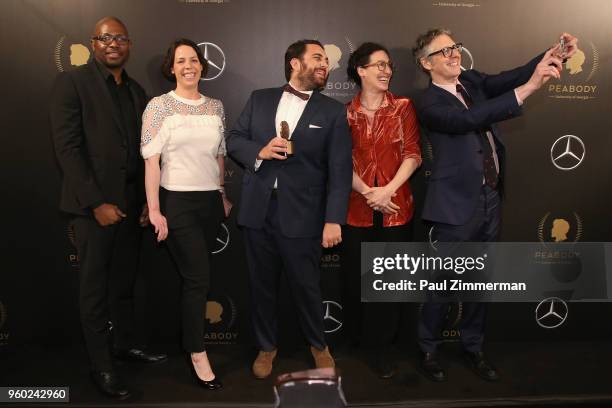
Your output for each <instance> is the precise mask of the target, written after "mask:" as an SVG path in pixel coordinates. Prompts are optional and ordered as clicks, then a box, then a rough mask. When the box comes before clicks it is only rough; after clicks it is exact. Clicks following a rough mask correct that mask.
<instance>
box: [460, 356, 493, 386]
mask: <svg viewBox="0 0 612 408" xmlns="http://www.w3.org/2000/svg"><path fill="white" fill-rule="evenodd" d="M465 354H466V356H467V360H468V362H469V364H470V368H471V369H472V371H474V372H475V373H476V374H477V375H478V376H479V377H480V378H482V379H484V380H487V381H499V375H498V374H497V370H495V367H493V366H492V365H491V363H490V362H489V361H488V360H487V358H486V356H485V354H484V353H483V352H482V351H478V352H475V353H471V352H466V353H465Z"/></svg>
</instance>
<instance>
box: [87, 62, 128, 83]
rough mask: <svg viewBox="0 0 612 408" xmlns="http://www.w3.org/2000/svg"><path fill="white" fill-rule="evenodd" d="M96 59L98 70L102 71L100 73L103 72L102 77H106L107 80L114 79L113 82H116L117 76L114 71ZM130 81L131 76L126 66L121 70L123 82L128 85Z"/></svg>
mask: <svg viewBox="0 0 612 408" xmlns="http://www.w3.org/2000/svg"><path fill="white" fill-rule="evenodd" d="M94 61H95V63H96V67H98V71H100V74H102V78H104V80H105V81H109V80H112V81H113V83H116V82H115V76H114V75H113V73H112V72H111V71H110V70H109V69H108V68H106V67H105V66H104V65H102V63H100V62H99V61H98V60H97V59H95V58H94ZM109 78H110V79H109ZM129 82H130V77H129V76H128V74H127V71H126V70H125V68H124V69H123V70H121V83H123V84H126V85H128V84H129Z"/></svg>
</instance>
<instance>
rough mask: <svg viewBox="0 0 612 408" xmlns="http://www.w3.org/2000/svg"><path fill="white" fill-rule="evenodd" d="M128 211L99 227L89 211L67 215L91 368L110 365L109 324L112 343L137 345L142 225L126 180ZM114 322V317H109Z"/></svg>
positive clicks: (133, 192)
mask: <svg viewBox="0 0 612 408" xmlns="http://www.w3.org/2000/svg"><path fill="white" fill-rule="evenodd" d="M126 196H127V202H128V205H127V208H126V209H125V211H124V212H125V213H126V215H127V217H125V218H124V219H123V220H121V221H120V222H119V223H117V224H114V225H110V226H106V227H102V226H100V225H99V224H98V223H97V221H96V220H95V218H94V217H93V216H91V217H82V216H77V217H74V218H73V219H72V220H71V224H72V226H73V227H74V231H75V238H76V246H77V252H78V255H79V266H80V272H79V309H80V316H81V325H82V329H83V335H84V338H85V344H86V347H87V352H88V355H89V358H90V361H91V365H92V369H93V370H98V371H112V370H113V366H112V361H111V355H110V349H109V346H110V344H109V341H110V328H111V324H112V330H113V341H114V347H115V348H118V349H129V348H131V347H134V346H136V344H135V342H136V337H137V336H136V325H135V318H134V283H135V282H136V278H137V274H138V269H139V260H140V259H139V258H140V242H141V236H142V228H141V227H140V225H139V218H140V214H141V212H142V206H141V204H140V203H139V202H138V201H137V200H136V190H135V188H134V187H133V186H131V185H128V187H127V191H126ZM111 322H112V323H111Z"/></svg>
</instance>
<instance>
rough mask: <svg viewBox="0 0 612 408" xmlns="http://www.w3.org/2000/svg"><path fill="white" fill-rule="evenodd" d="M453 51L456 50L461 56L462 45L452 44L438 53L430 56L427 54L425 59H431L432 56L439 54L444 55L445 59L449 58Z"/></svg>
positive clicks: (435, 52)
mask: <svg viewBox="0 0 612 408" xmlns="http://www.w3.org/2000/svg"><path fill="white" fill-rule="evenodd" d="M453 50H457V52H458V53H459V54H461V51H463V44H461V43H457V44H453V45H451V46H450V47H444V48H442V49H441V50H438V51H434V52H432V53H431V54H429V55H428V56H427V57H431V56H433V55H436V54H440V53H442V55H444V56H445V57H446V58H448V57H450V56H451V55H453Z"/></svg>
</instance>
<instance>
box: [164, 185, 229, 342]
mask: <svg viewBox="0 0 612 408" xmlns="http://www.w3.org/2000/svg"><path fill="white" fill-rule="evenodd" d="M160 207H161V211H162V214H164V215H165V216H166V220H167V222H168V238H167V243H168V249H169V250H170V255H171V256H172V259H173V260H174V262H175V264H176V266H177V269H178V272H179V274H180V275H181V278H182V288H181V312H182V338H183V348H184V349H185V351H187V352H191V353H198V352H201V351H204V349H205V347H204V329H205V327H204V319H205V316H206V300H207V297H208V291H209V288H210V274H211V267H210V256H211V251H212V249H213V248H214V244H215V240H216V237H217V233H218V231H219V227H220V226H221V222H222V221H223V216H224V210H223V201H222V199H221V193H220V192H219V191H218V190H212V191H187V192H184V191H169V190H165V189H163V188H161V189H160Z"/></svg>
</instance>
